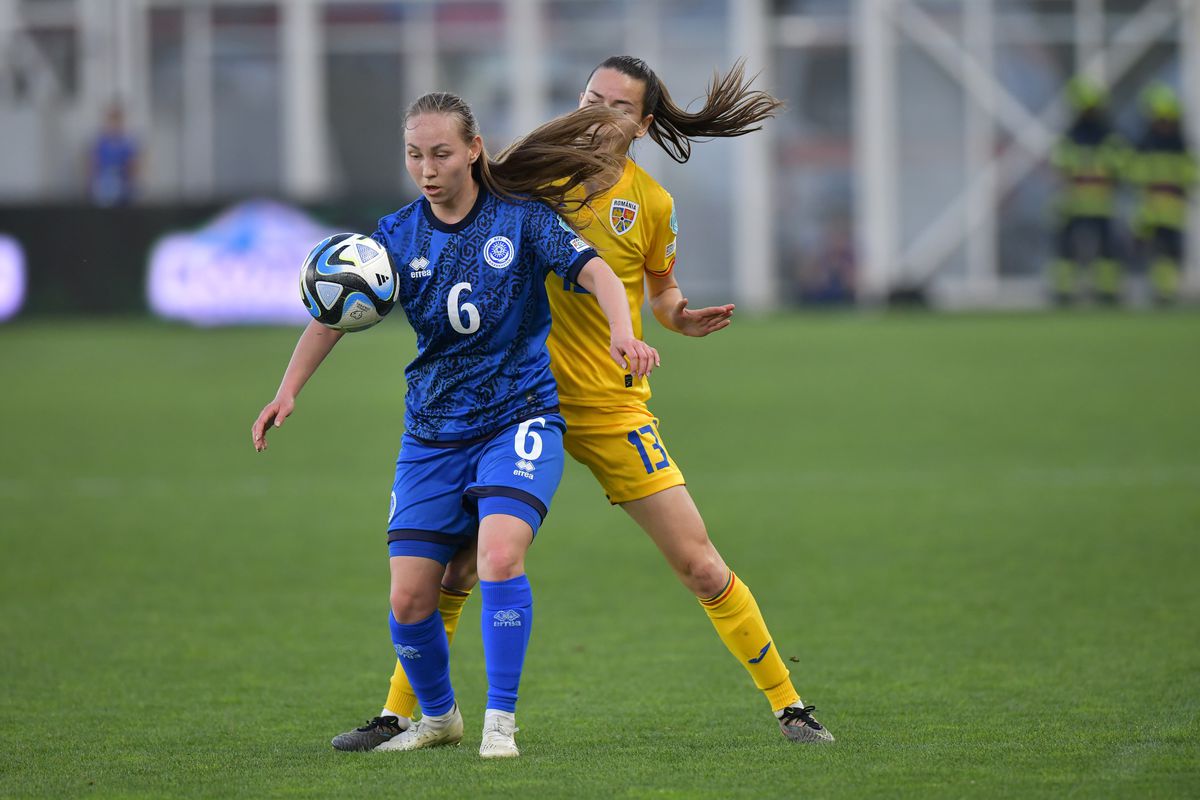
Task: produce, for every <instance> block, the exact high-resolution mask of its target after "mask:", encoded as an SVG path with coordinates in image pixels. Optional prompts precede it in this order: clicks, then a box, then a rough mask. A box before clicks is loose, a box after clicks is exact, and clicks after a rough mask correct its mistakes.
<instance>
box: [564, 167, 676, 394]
mask: <svg viewBox="0 0 1200 800" xmlns="http://www.w3.org/2000/svg"><path fill="white" fill-rule="evenodd" d="M566 220H567V222H568V223H570V225H571V227H572V228H574V229H575V230H576V231H577V232H578V233H579V235H580V236H582V237H583V238H584V239H586V240H587V241H588V242H589V243H591V245H592V246H593V247H595V248H596V251H597V252H598V253H599V254H600V257H601V258H603V259H604V260H605V261H606V262H608V265H609V266H610V267H612V270H613V272H615V273H616V274H617V277H618V278H620V279H621V283H623V284H625V294H626V295H627V296H628V298H629V316H630V317H631V318H632V320H633V334H634V336H636V337H638V338H639V339H640V338H642V313H641V309H642V301H643V299H644V298H645V280H644V273H645V272H649V273H652V274H654V275H658V276H664V275H669V274H670V273H671V270H673V269H674V268H675V243H676V236H677V234H678V232H679V223H678V222H677V221H676V217H675V201H674V200H672V199H671V195H670V194H668V193H667V190H666V189H664V188H663V187H662V186H660V185H659V184H658V182H657V181H655V180H654V179H653V178H651V177H650V175H649V174H647V172H646V171H645V170H644V169H642V168H641V167H639V166H638V165H637V164H636V163H634V161H633V160H632V159H629V158H627V159H625V171H624V172H623V173H622V174H621V179H620V180H618V181H617V183H616V184H615V185H614V186H613V187H612V188H611V189H609V190H608V191H607V192H605V193H604V194H601V195H599V196H598V197H596V198H595V199H594V200H593V201H592V203H591V207H590V208H588V207H585V208H582V209H580V211H578V212H577V213H575V214H571V215H567V216H566ZM546 294H547V295H548V296H549V297H550V316H551V318H552V319H553V320H554V322H553V324H552V325H551V328H550V338H549V340H548V344H549V347H550V366H551V370H552V371H553V372H554V377H555V379H556V380H557V381H558V396H559V400H560V401H561V402H562V403H563V404H565V405H578V406H601V407H609V406H629V405H637V404H639V403H645V402H646V401H647V400H648V399H650V382H649V380H647V379H646V378H640V379H635V378H634V377H633V376H632V375H631V374H630V373H629V372H628V371H627V370H626V369H624V368H623V367H618V366H617V365H616V363H615V362H614V361H613V360H612V358H610V357H609V355H608V343H609V328H608V322H607V320H605V318H604V314H603V312H601V311H600V304H599V303H597V302H596V298H595V297H594V296H592V295H591V294H590V293H588V292H586V291H584V290H583V288H582V287H580V286H576V285H574V284H569V283H567V282H566V281H565V280H564V279H563V278H560V277H559V276H557V275H555V274H553V273H551V275H550V276H549V277H548V278H547V279H546Z"/></svg>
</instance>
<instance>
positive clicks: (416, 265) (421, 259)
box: [408, 256, 433, 278]
mask: <svg viewBox="0 0 1200 800" xmlns="http://www.w3.org/2000/svg"><path fill="white" fill-rule="evenodd" d="M408 266H409V268H410V269H412V272H410V273H409V274H408V277H410V278H428V277H429V276H430V275H432V274H433V270H431V269H429V259H428V258H426V257H425V256H417V257H416V258H414V259H413V260H412V261H410V262H408Z"/></svg>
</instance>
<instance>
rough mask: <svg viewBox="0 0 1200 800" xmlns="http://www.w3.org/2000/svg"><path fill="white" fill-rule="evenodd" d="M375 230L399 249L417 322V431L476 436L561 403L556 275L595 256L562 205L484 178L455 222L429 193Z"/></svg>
mask: <svg viewBox="0 0 1200 800" xmlns="http://www.w3.org/2000/svg"><path fill="white" fill-rule="evenodd" d="M374 238H375V240H376V241H378V242H379V243H380V244H382V245H383V246H384V247H385V248H387V251H388V254H389V255H390V256H391V258H392V264H393V265H394V266H395V268H396V273H397V279H398V282H399V297H398V300H397V302H398V303H399V304H400V305H401V306H402V307H403V308H404V313H405V314H406V315H407V316H408V321H409V323H410V324H411V325H412V327H413V330H415V331H416V333H417V357H416V358H415V359H413V361H412V363H410V364H409V365H408V366H407V367H406V368H405V370H404V377H405V379H406V380H407V382H408V392H407V395H406V397H405V406H406V408H405V413H404V424H405V427H406V428H407V430H408V433H409V434H411V435H412V436H415V437H417V438H419V439H425V440H428V441H435V442H457V441H463V440H470V439H477V438H479V437H481V436H485V435H487V434H490V433H492V432H494V431H497V430H499V429H501V428H504V427H506V426H508V425H510V424H512V423H513V422H515V421H518V420H522V419H525V418H527V417H531V416H536V415H537V414H538V413H540V412H543V411H548V410H552V409H555V408H557V406H558V392H557V389H556V387H555V384H554V377H553V375H551V373H550V355H549V353H548V352H547V350H546V336H547V335H548V334H549V332H550V304H549V302H548V301H547V299H546V286H545V280H546V276H547V275H548V274H549V273H550V271H551V270H553V271H554V272H556V273H557V274H559V275H561V276H562V277H564V278H566V279H568V280H571V281H574V280H575V278H576V277H577V276H578V274H579V271H580V270H581V269H582V268H583V265H584V264H586V263H587V262H588V260H589V259H591V258H593V257H594V256H595V255H596V251H595V250H593V249H592V248H591V246H590V245H588V244H587V242H585V241H584V240H583V239H581V238H580V237H579V236H578V235H577V234H576V233H575V232H574V231H573V230H571V228H570V227H569V226H568V225H567V224H566V223H565V222H563V220H562V219H561V218H560V217H559V216H558V215H557V214H555V213H554V212H553V211H551V210H550V209H549V208H548V207H546V206H545V205H543V204H542V203H539V202H536V201H530V202H525V203H513V202H509V201H507V200H503V199H501V198H498V197H496V196H495V195H493V194H491V193H490V192H488V191H487V190H486V189H484V188H483V187H482V186H480V187H479V197H478V199H477V200H476V202H475V206H474V207H473V208H472V209H471V211H470V213H468V214H467V216H466V217H464V218H463V219H462V220H461V221H460V222H458V223H455V224H454V225H447V224H446V223H444V222H441V221H440V220H438V219H437V217H435V216H434V214H433V210H432V209H431V208H430V206H429V202H428V201H427V200H426V199H425V198H424V197H421V198H419V199H418V200H416V201H415V202H413V203H410V204H409V205H407V206H405V207H404V208H402V209H400V210H399V211H397V212H395V213H394V214H390V215H388V216H386V217H384V218H383V219H381V220H379V228H378V229H377V230H376V231H375V234H374Z"/></svg>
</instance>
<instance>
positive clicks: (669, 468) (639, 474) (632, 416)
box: [559, 405, 685, 504]
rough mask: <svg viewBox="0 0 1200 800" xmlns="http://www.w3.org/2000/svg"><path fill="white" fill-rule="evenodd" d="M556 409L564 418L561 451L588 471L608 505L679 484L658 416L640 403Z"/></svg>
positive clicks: (678, 475) (680, 482)
mask: <svg viewBox="0 0 1200 800" xmlns="http://www.w3.org/2000/svg"><path fill="white" fill-rule="evenodd" d="M559 412H560V413H561V414H562V416H563V419H565V420H566V421H567V435H566V436H565V437H564V438H563V444H564V445H565V446H566V448H567V452H568V453H570V454H571V458H573V459H575V460H576V461H578V462H579V463H580V464H583V465H584V466H585V467H587V468H588V469H590V470H591V471H592V474H593V475H595V476H596V480H597V481H599V482H600V486H601V487H602V488H603V489H604V493H605V494H606V495H608V501H609V502H610V503H614V504H616V503H624V502H627V501H629V500H640V499H641V498H643V497H649V496H650V495H652V494H655V493H657V492H661V491H662V490H663V489H669V488H671V487H672V486H682V485H683V484H684V483H685V481H684V479H683V473H682V472H680V471H679V467H678V466H676V464H675V461H674V460H673V459H672V458H671V457H670V456H669V455H668V454H667V446H666V445H665V444H663V440H662V437H661V436H659V434H658V420H657V419H655V418H654V415H653V414H651V413H650V410H649V409H648V408H646V407H645V406H644V405H636V406H618V407H615V408H592V407H589V406H566V405H564V406H562V407H561V408H560V409H559Z"/></svg>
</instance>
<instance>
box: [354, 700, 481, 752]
mask: <svg viewBox="0 0 1200 800" xmlns="http://www.w3.org/2000/svg"><path fill="white" fill-rule="evenodd" d="M462 737H463V719H462V714H461V713H460V712H459V710H458V704H457V703H455V704H454V708H452V709H450V713H449V714H444V715H442V716H440V717H431V716H428V715H426V716H423V717H421V718H420V719H419V720H417V721H416V723H414V724H413V726H412V727H411V728H409V729H408V730H406V731H404V732H403V733H399V734H397V735H395V736H393V737H392V738H391V739H388V740H387V741H386V742H384V743H383V744H381V745H379V746H378V747H376V748H375V749H376V750H384V751H392V750H421V749H423V748H426V747H442V746H444V745H448V744H458V743H459V742H460V741H462Z"/></svg>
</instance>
